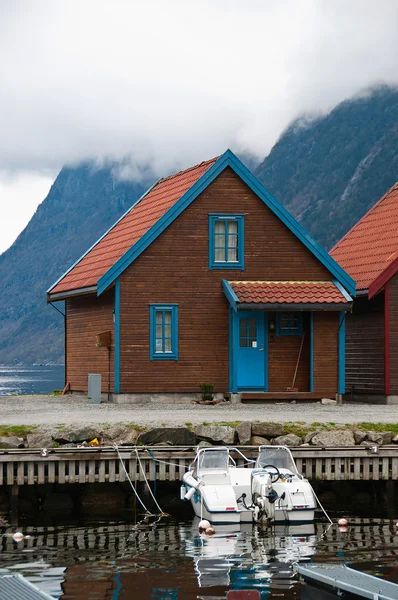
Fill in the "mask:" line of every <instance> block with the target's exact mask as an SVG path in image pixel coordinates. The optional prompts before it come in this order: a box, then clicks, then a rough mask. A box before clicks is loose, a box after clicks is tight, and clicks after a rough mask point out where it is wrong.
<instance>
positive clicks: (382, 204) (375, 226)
mask: <svg viewBox="0 0 398 600" xmlns="http://www.w3.org/2000/svg"><path fill="white" fill-rule="evenodd" d="M330 255H331V256H332V257H333V258H334V259H335V260H337V262H338V263H339V264H340V265H341V266H342V267H343V269H345V270H346V271H347V273H348V274H349V275H351V277H352V278H353V279H355V280H356V282H357V289H358V290H367V289H369V286H370V285H371V284H372V282H373V281H375V279H377V277H379V276H380V275H381V274H382V273H383V271H385V270H386V269H387V268H388V266H389V265H390V264H391V263H392V262H393V261H394V259H396V258H397V257H398V183H396V184H395V185H393V187H392V188H391V189H390V190H389V191H388V192H387V194H385V196H383V197H382V198H381V200H379V201H378V202H377V203H376V204H375V205H374V206H373V207H372V208H371V209H370V210H369V212H367V213H366V215H365V216H364V217H362V219H361V220H360V221H358V223H357V224H356V225H354V227H353V228H352V229H351V230H350V231H349V232H348V233H347V234H346V235H345V236H344V237H343V238H342V239H341V240H340V241H339V242H338V243H337V244H336V245H335V246H334V248H332V250H331V251H330Z"/></svg>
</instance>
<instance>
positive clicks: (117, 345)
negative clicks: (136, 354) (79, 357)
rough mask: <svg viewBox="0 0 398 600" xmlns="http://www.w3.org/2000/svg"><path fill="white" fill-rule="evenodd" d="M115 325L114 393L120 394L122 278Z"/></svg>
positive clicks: (116, 297) (116, 298) (116, 283)
mask: <svg viewBox="0 0 398 600" xmlns="http://www.w3.org/2000/svg"><path fill="white" fill-rule="evenodd" d="M114 311H115V323H114V338H115V351H114V357H113V358H114V361H115V362H114V392H115V394H119V393H120V278H119V277H118V278H117V279H116V281H115V308H114Z"/></svg>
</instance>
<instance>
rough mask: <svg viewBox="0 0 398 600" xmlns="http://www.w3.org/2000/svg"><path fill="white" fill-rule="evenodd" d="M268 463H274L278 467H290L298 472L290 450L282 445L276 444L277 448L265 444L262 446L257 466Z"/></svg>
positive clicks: (294, 471) (260, 466)
mask: <svg viewBox="0 0 398 600" xmlns="http://www.w3.org/2000/svg"><path fill="white" fill-rule="evenodd" d="M266 465H273V466H274V467H277V469H288V470H289V471H292V472H293V473H297V468H296V465H295V463H294V460H293V457H292V455H291V454H290V452H289V450H287V448H281V447H280V446H275V448H273V447H270V446H263V447H261V448H260V453H259V455H258V459H257V463H256V467H257V468H263V467H265V466H266Z"/></svg>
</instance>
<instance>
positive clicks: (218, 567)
mask: <svg viewBox="0 0 398 600" xmlns="http://www.w3.org/2000/svg"><path fill="white" fill-rule="evenodd" d="M23 531H24V533H25V534H28V535H30V537H29V538H25V539H24V540H23V541H22V542H19V543H18V544H17V543H16V542H14V541H13V540H12V536H11V534H12V532H13V530H11V528H9V529H7V530H4V531H3V536H2V538H1V539H0V542H1V546H0V549H1V553H0V574H4V573H7V572H18V573H22V574H24V575H25V576H26V577H27V578H28V579H29V580H30V581H32V582H34V583H35V584H36V585H38V587H40V588H41V589H43V590H45V591H46V592H47V593H50V594H51V595H52V597H53V598H62V600H94V599H95V600H124V599H127V598H129V599H131V598H134V599H137V600H154V599H155V600H198V599H199V598H203V599H206V600H209V599H210V598H212V599H213V600H216V599H219V600H221V599H223V600H225V599H226V595H227V592H228V590H229V589H234V590H242V589H252V590H254V589H257V590H258V591H259V593H260V597H261V599H262V600H264V599H265V598H282V599H284V600H293V599H297V600H298V599H299V598H300V597H301V585H300V583H299V582H298V580H297V578H296V576H295V574H294V572H293V569H292V565H293V563H294V562H297V561H316V562H334V563H335V562H344V561H350V562H352V563H354V565H355V566H359V568H360V569H362V570H364V571H367V572H373V573H374V574H379V575H382V576H390V577H391V576H392V575H391V574H393V573H396V574H397V573H398V543H397V542H398V540H397V534H396V530H395V526H394V523H392V522H390V521H380V520H379V521H377V522H373V521H371V520H365V519H356V520H354V521H353V520H352V521H351V525H350V527H349V529H348V531H347V532H346V533H344V532H340V531H339V530H338V528H337V527H335V526H333V527H331V528H330V529H329V530H327V525H326V524H322V523H316V524H315V525H310V526H308V525H306V526H296V527H294V528H285V527H284V526H278V527H276V528H275V531H274V533H273V534H270V533H269V532H267V531H262V530H261V529H257V528H252V526H250V525H244V526H243V527H241V528H240V529H239V530H233V529H230V528H229V527H228V526H218V527H217V528H216V534H215V535H214V536H213V537H210V538H209V537H205V536H201V535H199V533H198V527H197V520H191V519H190V520H188V521H184V522H177V521H174V520H172V519H167V520H162V521H160V522H152V523H145V522H142V523H126V522H123V523H120V522H107V523H105V522H103V523H91V524H89V523H83V525H82V526H79V527H77V526H67V525H65V526H63V527H61V526H58V527H31V526H29V525H25V526H24V527H23Z"/></svg>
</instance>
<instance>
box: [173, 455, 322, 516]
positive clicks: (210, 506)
mask: <svg viewBox="0 0 398 600" xmlns="http://www.w3.org/2000/svg"><path fill="white" fill-rule="evenodd" d="M234 457H235V458H236V459H237V460H239V461H240V462H241V463H242V466H238V465H237V463H236V460H235V458H234ZM181 499H182V500H184V501H191V504H192V507H193V510H194V513H195V515H196V516H197V517H200V518H201V519H207V520H208V521H210V522H211V523H213V524H214V523H253V522H259V523H262V524H267V525H270V524H272V523H281V522H282V523H311V522H313V521H314V515H315V509H316V498H315V495H314V492H313V489H312V487H311V484H310V483H309V481H308V480H307V479H305V478H304V477H303V476H302V475H301V474H300V473H299V472H298V470H297V467H296V464H295V462H294V458H293V456H292V453H291V452H290V450H289V448H287V447H286V446H268V445H263V446H260V447H259V450H258V456H257V459H255V460H252V459H248V458H246V457H245V456H244V455H243V454H242V453H241V452H240V450H238V449H237V448H231V447H227V446H212V447H209V448H200V449H199V450H198V452H197V454H196V457H195V460H194V461H193V463H192V465H191V467H190V469H189V470H188V471H187V472H186V473H185V474H184V475H183V478H182V486H181Z"/></svg>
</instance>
